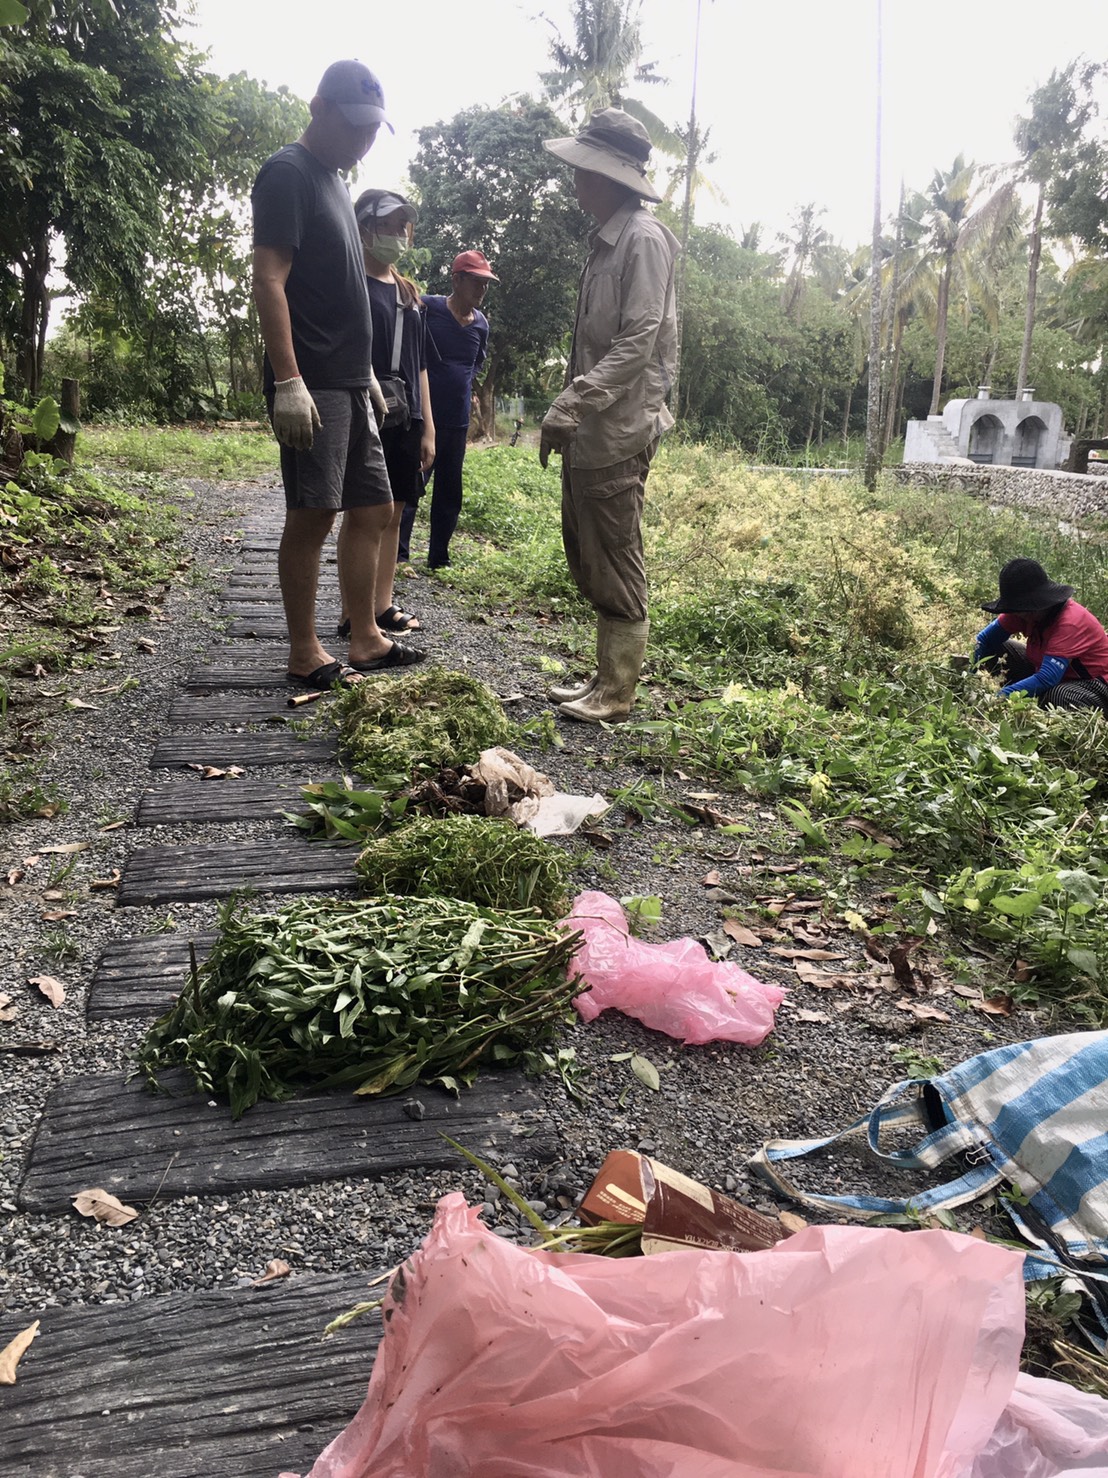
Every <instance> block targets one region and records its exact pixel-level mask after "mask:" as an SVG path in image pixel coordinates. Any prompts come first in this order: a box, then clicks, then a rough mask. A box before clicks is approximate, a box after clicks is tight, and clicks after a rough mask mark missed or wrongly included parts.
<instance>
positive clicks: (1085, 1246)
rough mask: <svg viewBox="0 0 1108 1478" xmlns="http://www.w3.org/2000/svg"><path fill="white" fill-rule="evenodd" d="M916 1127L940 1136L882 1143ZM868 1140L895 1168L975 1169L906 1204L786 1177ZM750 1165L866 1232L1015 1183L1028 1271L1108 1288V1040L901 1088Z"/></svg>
mask: <svg viewBox="0 0 1108 1478" xmlns="http://www.w3.org/2000/svg"><path fill="white" fill-rule="evenodd" d="M935 1124H938V1125H939V1127H937V1128H935V1127H932V1126H934V1125H935ZM913 1127H915V1128H920V1129H924V1130H928V1131H929V1132H927V1133H926V1134H925V1135H924V1137H923V1138H922V1139H920V1140H919V1141H918V1143H916V1144H915V1145H913V1146H912V1148H911V1149H891V1150H886V1149H883V1148H882V1144H881V1140H882V1135H883V1133H887V1131H889V1130H892V1129H894V1128H895V1129H900V1130H904V1129H911V1128H913ZM863 1135H864V1136H865V1139H866V1143H867V1144H868V1146H869V1149H870V1150H871V1151H872V1153H873V1154H874V1155H875V1156H877V1158H878V1159H880V1160H881V1161H882V1162H883V1163H884V1164H886V1165H892V1166H897V1167H900V1168H902V1169H905V1170H932V1169H934V1168H935V1167H937V1166H939V1165H942V1164H944V1163H945V1162H946V1161H947V1160H949V1159H950V1158H951V1157H952V1156H954V1155H959V1154H960V1155H964V1157H965V1161H966V1162H967V1163H968V1168H967V1169H966V1170H965V1171H964V1173H963V1174H961V1175H959V1176H958V1178H957V1179H955V1180H951V1181H948V1182H946V1183H945V1184H943V1185H940V1186H935V1187H933V1188H932V1189H930V1190H926V1191H922V1192H921V1193H920V1194H919V1195H915V1196H912V1197H910V1198H909V1199H907V1200H904V1201H893V1200H886V1199H883V1198H880V1197H875V1196H850V1195H843V1196H828V1195H816V1194H812V1193H807V1192H803V1191H800V1190H799V1189H798V1188H797V1187H796V1186H795V1185H794V1184H793V1183H792V1182H791V1181H789V1180H788V1179H787V1178H786V1177H785V1176H784V1175H783V1174H782V1172H781V1171H780V1170H779V1169H778V1168H777V1167H778V1166H780V1165H782V1164H783V1163H784V1162H785V1161H788V1160H796V1159H800V1158H802V1157H803V1156H806V1155H811V1154H813V1153H814V1152H816V1151H818V1150H822V1149H826V1148H827V1147H828V1146H830V1145H833V1144H836V1143H841V1142H842V1141H843V1140H846V1139H851V1138H861V1137H862V1136H863ZM750 1164H751V1165H752V1166H754V1167H755V1169H756V1170H757V1171H758V1173H759V1174H760V1175H762V1176H764V1177H765V1178H766V1179H768V1180H770V1181H771V1182H772V1183H773V1184H774V1185H775V1186H776V1187H777V1188H778V1190H780V1191H782V1192H783V1193H784V1194H785V1195H787V1196H790V1197H792V1198H793V1199H794V1200H796V1201H799V1202H801V1203H803V1204H806V1205H810V1206H814V1207H820V1208H827V1209H830V1210H835V1211H838V1212H839V1214H840V1215H846V1216H849V1217H853V1218H854V1219H856V1220H860V1221H864V1220H868V1219H869V1218H870V1217H873V1216H881V1215H888V1214H896V1213H898V1212H900V1213H903V1212H906V1211H910V1212H911V1213H912V1214H914V1215H919V1216H926V1215H927V1214H928V1213H929V1212H935V1211H938V1210H942V1209H947V1208H951V1207H954V1206H961V1205H964V1204H965V1203H966V1202H968V1201H973V1200H976V1199H977V1197H979V1196H982V1195H984V1194H985V1193H986V1192H987V1191H990V1190H992V1189H993V1188H994V1187H996V1186H999V1185H1003V1184H1005V1183H1007V1184H1009V1185H1012V1186H1015V1187H1016V1188H1017V1189H1018V1190H1019V1191H1020V1192H1022V1194H1023V1197H1025V1198H1026V1202H1027V1204H1026V1205H1025V1206H1021V1205H1018V1204H1016V1203H1015V1202H1013V1203H1011V1204H1010V1205H1009V1207H1008V1210H1009V1213H1010V1214H1011V1216H1012V1218H1013V1220H1014V1221H1015V1222H1016V1223H1017V1225H1018V1226H1019V1228H1020V1231H1021V1232H1022V1234H1023V1235H1024V1236H1025V1237H1026V1238H1027V1239H1028V1241H1030V1242H1031V1243H1033V1244H1034V1245H1035V1246H1036V1247H1039V1248H1040V1249H1042V1252H1043V1254H1045V1256H1043V1257H1041V1258H1040V1256H1038V1255H1036V1256H1035V1257H1033V1258H1029V1259H1028V1269H1027V1273H1028V1276H1029V1277H1042V1276H1044V1275H1045V1274H1047V1273H1050V1272H1057V1271H1058V1270H1059V1269H1060V1268H1067V1269H1071V1270H1073V1269H1074V1264H1075V1263H1077V1264H1080V1265H1081V1266H1080V1269H1079V1271H1080V1273H1081V1275H1082V1276H1083V1277H1085V1278H1089V1277H1091V1278H1093V1279H1096V1280H1097V1281H1098V1282H1099V1281H1100V1280H1102V1279H1103V1280H1105V1281H1108V1032H1073V1033H1072V1034H1070V1035H1068V1036H1060V1037H1044V1038H1042V1039H1040V1040H1038V1041H1033V1042H1019V1043H1017V1044H1016V1045H1014V1046H1010V1047H998V1048H996V1049H995V1050H994V1051H992V1052H983V1053H982V1054H981V1055H980V1056H979V1057H971V1058H970V1059H969V1061H968V1062H963V1063H962V1064H961V1065H960V1066H958V1067H956V1068H954V1069H952V1070H951V1071H950V1072H948V1073H944V1074H943V1075H942V1077H938V1078H932V1079H930V1080H929V1081H928V1082H926V1083H921V1082H920V1081H919V1080H918V1079H916V1080H906V1081H904V1082H900V1083H896V1084H894V1085H893V1087H891V1088H890V1089H889V1090H888V1092H887V1093H885V1094H884V1096H883V1097H882V1099H881V1101H880V1102H879V1103H878V1104H877V1105H876V1107H875V1108H874V1109H873V1111H872V1112H871V1113H869V1114H866V1115H864V1116H863V1117H862V1118H860V1119H858V1120H856V1121H855V1122H854V1123H853V1124H851V1125H850V1127H849V1128H847V1129H845V1130H843V1131H842V1132H841V1133H839V1134H833V1135H830V1136H829V1137H828V1138H826V1139H792V1140H788V1139H785V1140H772V1141H770V1143H768V1144H764V1145H763V1146H762V1148H761V1149H760V1150H759V1151H758V1153H757V1154H756V1155H754V1156H753V1158H752V1159H751V1161H750ZM1044 1264H1047V1266H1044Z"/></svg>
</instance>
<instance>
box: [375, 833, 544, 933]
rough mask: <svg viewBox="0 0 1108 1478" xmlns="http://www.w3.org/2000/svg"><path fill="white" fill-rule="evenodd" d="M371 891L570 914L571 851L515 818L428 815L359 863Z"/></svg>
mask: <svg viewBox="0 0 1108 1478" xmlns="http://www.w3.org/2000/svg"><path fill="white" fill-rule="evenodd" d="M357 873H358V877H359V878H360V880H361V884H362V887H363V888H364V889H365V890H366V891H367V892H369V893H408V894H415V895H416V896H418V897H420V898H433V897H435V896H436V895H439V896H443V897H446V898H466V899H468V900H469V901H470V902H471V903H482V904H486V905H488V906H489V907H490V908H508V909H512V908H530V909H534V910H535V912H536V913H541V914H542V915H543V916H544V917H545V918H548V919H558V918H561V917H562V916H563V915H564V914H565V913H566V912H567V911H568V900H567V898H566V889H567V885H568V881H569V874H570V860H569V856H568V854H567V853H566V852H565V851H564V850H562V849H561V848H560V847H555V846H552V845H551V843H550V842H547V841H544V840H543V839H542V838H541V837H537V836H535V835H534V833H533V832H529V831H526V830H523V829H522V828H520V827H518V826H516V824H515V823H514V822H512V821H497V820H494V819H493V818H491V817H488V816H438V817H436V816H424V817H420V818H418V819H417V820H415V821H410V822H408V824H407V825H406V826H401V827H399V828H398V829H397V830H396V831H393V832H390V833H389V834H388V835H387V836H383V837H378V838H377V839H376V840H374V841H372V842H370V844H369V845H368V846H367V847H366V848H365V850H364V851H363V852H362V854H361V856H360V857H359V858H358V862H357Z"/></svg>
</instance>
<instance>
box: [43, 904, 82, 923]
mask: <svg viewBox="0 0 1108 1478" xmlns="http://www.w3.org/2000/svg"><path fill="white" fill-rule="evenodd" d="M41 917H42V922H43V923H44V924H59V923H61V921H62V919H75V918H76V917H77V910H76V909H75V908H55V909H51V910H50V912H49V913H44V914H42V915H41Z"/></svg>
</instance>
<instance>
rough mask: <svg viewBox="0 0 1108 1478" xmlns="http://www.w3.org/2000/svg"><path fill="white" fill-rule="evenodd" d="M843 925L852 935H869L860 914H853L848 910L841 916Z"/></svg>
mask: <svg viewBox="0 0 1108 1478" xmlns="http://www.w3.org/2000/svg"><path fill="white" fill-rule="evenodd" d="M843 923H844V924H845V925H846V927H847V928H848V929H849V930H850V932H851V933H852V934H868V933H869V925H868V924H867V923H866V921H865V919H864V918H863V917H862V915H861V914H860V913H855V912H854V910H853V909H850V908H848V909H847V911H846V913H844V914H843Z"/></svg>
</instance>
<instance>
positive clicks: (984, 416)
mask: <svg viewBox="0 0 1108 1478" xmlns="http://www.w3.org/2000/svg"><path fill="white" fill-rule="evenodd" d="M1069 450H1070V439H1069V437H1067V436H1066V435H1065V434H1064V432H1063V427H1062V407H1061V406H1060V405H1055V404H1054V402H1053V401H1049V400H1036V399H1035V392H1034V390H1031V389H1027V390H1024V391H1023V393H1022V395H1021V396H1020V398H1019V400H992V399H990V397H989V387H988V386H987V385H982V386H981V387H980V389H979V390H978V392H977V399H976V400H950V401H948V402H947V404H946V407H945V409H944V410H943V413H942V415H941V416H928V418H927V420H926V421H909V422H908V426H907V428H906V431H905V435H904V461H905V462H979V463H991V464H993V465H997V466H1002V467H1045V468H1050V469H1053V468H1055V467H1060V466H1061V465H1062V464H1063V463H1064V462H1065V460H1066V458H1067V457H1068V456H1069Z"/></svg>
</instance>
